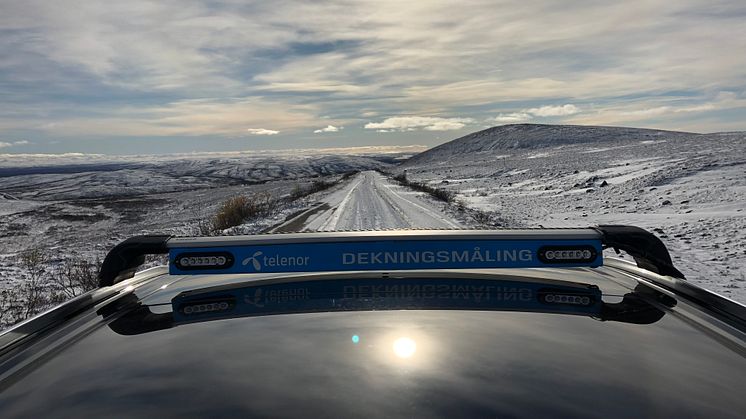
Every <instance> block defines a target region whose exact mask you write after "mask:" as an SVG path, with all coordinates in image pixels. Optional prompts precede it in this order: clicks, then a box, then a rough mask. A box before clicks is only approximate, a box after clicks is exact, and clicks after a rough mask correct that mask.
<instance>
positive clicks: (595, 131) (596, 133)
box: [404, 124, 701, 167]
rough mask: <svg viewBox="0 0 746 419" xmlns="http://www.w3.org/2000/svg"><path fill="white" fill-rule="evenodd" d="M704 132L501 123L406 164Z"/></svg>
mask: <svg viewBox="0 0 746 419" xmlns="http://www.w3.org/2000/svg"><path fill="white" fill-rule="evenodd" d="M699 136H701V134H693V133H687V132H675V131H662V130H653V129H642V128H621V127H595V126H581V125H540V124H514V125H501V126H497V127H492V128H488V129H485V130H482V131H478V132H474V133H472V134H469V135H466V136H463V137H461V138H457V139H455V140H453V141H450V142H447V143H445V144H442V145H440V146H437V147H434V148H432V149H430V150H427V151H425V152H422V153H420V154H418V155H416V156H414V157H413V158H411V159H410V160H409V161H408V162H407V163H406V164H405V165H404V166H405V167H407V166H416V165H420V164H426V163H429V162H442V161H444V160H453V159H459V158H463V157H469V158H472V157H473V156H474V155H475V154H486V155H491V154H494V155H502V154H506V153H510V152H511V151H515V150H527V149H542V148H547V147H560V146H569V145H591V144H593V145H598V144H604V145H612V144H613V145H621V144H623V143H634V142H638V143H639V142H643V141H649V142H651V143H653V142H658V141H662V140H680V139H691V138H695V137H699Z"/></svg>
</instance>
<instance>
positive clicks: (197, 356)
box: [0, 260, 746, 417]
mask: <svg viewBox="0 0 746 419" xmlns="http://www.w3.org/2000/svg"><path fill="white" fill-rule="evenodd" d="M615 264H617V265H619V266H622V267H623V266H626V265H625V262H619V261H611V260H607V266H605V267H602V268H595V269H590V268H573V269H548V268H541V269H515V270H489V269H484V270H450V271H443V270H437V271H435V270H431V271H428V270H418V271H401V272H378V271H369V272H328V273H323V272H322V273H313V274H301V273H296V274H292V275H288V274H245V275H215V274H211V275H171V274H168V273H167V271H166V270H165V269H164V268H155V269H151V270H149V271H145V272H143V273H141V274H138V275H137V276H136V277H135V278H133V279H132V280H131V282H130V283H131V284H133V285H128V286H127V288H131V289H129V291H127V292H126V293H125V294H126V295H124V296H119V297H118V298H115V299H114V300H113V301H109V302H108V303H107V304H102V305H100V306H99V307H98V309H97V310H96V313H94V312H90V313H88V314H87V315H86V316H83V317H82V318H79V319H77V321H76V322H74V323H73V324H70V325H69V326H68V329H67V331H66V333H65V334H60V335H58V336H57V337H54V336H49V337H47V338H46V339H47V340H46V341H45V342H39V343H38V345H37V346H38V352H35V355H34V356H33V357H32V358H34V359H35V360H36V363H32V364H30V365H29V366H27V367H26V369H25V370H23V372H22V373H17V374H16V375H15V376H14V378H13V379H12V380H11V382H12V385H8V380H7V379H5V380H3V381H1V382H2V383H3V384H2V385H3V387H0V389H2V394H1V395H0V403H2V406H3V411H4V412H6V413H7V414H8V415H9V416H16V415H18V416H35V415H37V414H38V415H44V416H49V414H50V412H53V413H52V414H51V415H52V416H55V415H57V416H59V417H69V416H73V415H90V414H96V415H114V416H117V415H119V416H134V415H138V416H146V415H155V414H163V413H164V412H168V413H169V414H172V415H186V416H206V415H210V416H216V417H219V416H227V415H229V414H241V415H247V416H248V415H255V416H273V417H296V416H301V415H303V416H352V415H354V416H361V417H372V416H376V417H380V416H389V417H405V416H406V417H411V416H413V415H418V416H433V417H438V416H441V417H442V416H455V415H458V416H540V415H541V416H547V415H552V416H574V417H590V416H602V415H603V416H610V417H619V416H625V417H628V416H630V415H645V416H653V415H655V416H673V415H693V416H705V415H707V416H717V417H731V416H732V417H738V416H740V414H741V413H742V412H743V411H746V400H744V399H743V397H742V395H741V394H740V393H741V391H740V390H739V389H742V388H744V386H745V385H746V378H745V376H744V374H743V371H744V370H746V358H745V357H744V347H743V341H742V340H740V339H742V335H738V334H737V333H736V334H733V335H730V336H729V337H728V336H725V335H724V333H723V329H719V328H715V327H713V326H712V325H713V324H715V323H718V322H719V320H718V319H717V318H716V317H714V316H709V315H706V314H703V312H702V311H701V310H699V309H698V308H697V307H694V306H693V305H692V304H691V303H690V302H689V301H688V300H686V299H677V298H675V297H671V294H670V293H666V292H662V293H661V294H657V293H656V292H654V291H656V290H655V289H654V288H655V287H654V286H653V285H647V283H646V282H645V281H644V278H642V277H639V276H636V275H634V274H633V273H631V271H626V272H623V271H622V270H621V269H620V268H617V267H614V266H613V265H615ZM143 278H145V279H143ZM346 280H353V281H356V282H358V283H359V282H360V281H373V282H377V283H387V284H390V283H396V281H399V282H400V283H403V282H402V281H404V282H406V281H418V280H426V281H428V283H435V284H451V283H455V282H454V281H458V282H459V283H472V282H473V283H478V284H495V285H496V286H499V285H505V284H507V283H518V284H526V283H528V284H541V285H542V286H545V285H547V284H550V285H551V284H555V285H556V284H563V283H564V284H568V285H570V286H573V287H577V286H579V284H580V285H591V286H598V287H599V290H600V291H601V294H602V295H603V299H604V302H605V303H608V304H609V305H613V304H620V303H621V302H622V301H624V299H625V298H627V300H630V298H632V300H634V299H635V298H639V299H640V301H644V303H645V306H644V307H645V310H649V311H651V312H653V313H655V315H654V316H652V317H650V316H649V315H648V314H649V313H648V314H646V315H644V316H643V318H642V319H643V320H644V321H643V320H641V318H636V317H635V316H634V315H632V316H631V317H629V318H628V319H626V320H625V319H624V318H617V319H613V318H611V319H599V318H594V317H593V316H589V315H583V314H580V315H578V313H572V312H571V313H556V312H554V313H552V312H541V311H537V310H534V309H530V310H521V309H520V308H519V309H515V307H513V308H508V309H502V308H501V307H497V308H495V309H490V308H484V307H482V308H481V309H468V305H467V306H465V307H460V308H456V309H444V308H438V307H436V308H429V307H424V309H413V308H411V307H409V308H407V309H397V308H396V307H391V306H382V305H381V300H380V299H379V300H376V299H370V298H367V301H365V302H364V304H367V308H366V306H363V307H357V309H356V310H343V311H333V310H321V311H308V310H299V311H297V312H269V313H262V314H258V315H241V316H236V317H232V316H222V317H221V316H218V317H213V318H203V319H200V320H198V321H191V320H190V321H185V322H183V323H177V324H173V323H172V324H167V325H164V324H159V323H158V321H155V323H152V322H151V323H148V322H150V320H148V319H152V318H153V316H156V318H157V316H164V315H165V316H168V315H172V314H173V310H174V308H175V307H177V306H176V305H175V304H174V301H175V300H178V298H181V297H179V296H182V297H183V296H184V295H187V296H191V297H194V296H195V295H196V296H198V297H199V296H200V295H203V296H204V295H208V294H209V293H213V294H214V293H215V292H216V290H217V291H218V292H224V291H226V290H229V291H235V290H241V291H242V292H245V291H246V290H252V291H253V290H256V289H258V288H261V287H264V289H267V287H271V286H274V285H277V284H292V285H294V286H301V287H302V286H304V284H311V283H318V282H319V281H326V282H328V283H337V282H339V281H342V282H344V281H346ZM469 281H472V282H469ZM511 281H512V282H511ZM197 286H198V288H197V290H196V292H195V287H197ZM205 291H206V292H208V294H205ZM251 295H253V294H251ZM661 295H663V296H661ZM128 296H129V297H128ZM362 297H369V296H362ZM633 297H634V298H633ZM665 297H669V298H673V299H667V298H665ZM362 299H363V300H366V298H362ZM423 301H424V300H423ZM630 301H631V300H630ZM630 307H632V306H628V307H627V309H628V310H630ZM632 308H634V307H632ZM244 314H246V313H244ZM645 319H647V320H645ZM143 324H149V325H150V326H153V325H156V326H157V327H154V328H152V329H148V328H147V327H146V328H144V329H143V328H139V329H138V327H139V326H142V325H143ZM708 324H709V325H710V326H708ZM160 326H163V327H160ZM734 333H735V332H734ZM739 341H740V342H741V345H740V346H739ZM402 342H403V343H402ZM397 345H400V346H401V345H404V346H405V347H408V348H409V350H410V351H411V350H412V349H411V348H412V347H414V352H413V353H412V354H410V355H408V356H402V354H400V353H397V349H396V346H397ZM32 352H33V351H32ZM50 353H52V354H54V356H50V355H49V354H50ZM404 355H406V353H405V354H404ZM40 364H42V365H43V367H41V366H40ZM30 392H33V394H34V397H33V398H30V397H27V396H26V395H27V394H30Z"/></svg>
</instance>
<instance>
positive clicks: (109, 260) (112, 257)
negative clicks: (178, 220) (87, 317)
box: [98, 235, 172, 287]
mask: <svg viewBox="0 0 746 419" xmlns="http://www.w3.org/2000/svg"><path fill="white" fill-rule="evenodd" d="M171 237H172V236H168V235H151V236H135V237H130V238H129V239H127V240H125V241H123V242H121V243H119V244H118V245H116V246H114V248H113V249H111V250H110V251H109V253H108V254H107V255H106V257H105V258H104V262H103V263H102V264H101V270H100V271H99V273H98V286H99V287H107V286H110V285H114V284H116V283H117V282H121V281H124V280H125V279H129V278H132V277H133V276H134V275H135V271H136V270H137V268H138V267H139V266H140V265H142V264H143V263H145V256H146V255H162V254H166V253H168V240H169V239H170V238H171Z"/></svg>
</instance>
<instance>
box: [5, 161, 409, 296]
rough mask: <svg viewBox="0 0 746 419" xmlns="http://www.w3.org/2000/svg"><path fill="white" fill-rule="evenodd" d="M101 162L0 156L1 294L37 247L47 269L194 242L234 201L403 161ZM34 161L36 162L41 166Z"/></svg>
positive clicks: (275, 219)
mask: <svg viewBox="0 0 746 419" xmlns="http://www.w3.org/2000/svg"><path fill="white" fill-rule="evenodd" d="M366 151H368V152H367V153H364V154H359V155H354V154H352V153H349V152H344V151H342V152H339V153H340V154H332V155H328V154H327V155H324V154H320V153H308V154H306V153H299V152H294V153H282V154H267V153H260V154H259V155H257V156H247V155H243V154H239V155H235V154H234V155H230V154H229V155H220V156H215V155H207V156H190V157H184V156H171V158H169V156H160V157H157V158H156V157H148V158H143V157H142V156H130V157H116V158H113V157H102V156H93V157H91V156H88V157H86V158H80V157H79V156H69V155H68V156H57V157H56V158H55V157H49V158H41V157H38V156H20V157H18V158H16V159H15V160H12V159H10V158H9V157H7V155H6V156H0V161H3V157H4V158H5V160H4V161H3V163H2V164H3V165H2V166H0V291H2V290H3V289H8V288H12V287H16V286H17V285H18V284H19V282H20V281H24V279H25V278H26V276H27V272H25V271H24V270H23V269H21V267H20V265H21V263H20V255H21V254H22V253H23V252H24V251H26V250H29V249H42V250H43V251H44V252H45V253H46V255H47V256H48V257H49V258H50V262H51V265H52V268H53V266H54V265H59V264H61V263H62V262H63V261H65V260H70V259H78V260H80V259H83V260H87V261H91V262H96V261H97V260H98V261H100V260H101V259H102V258H103V256H105V254H106V252H107V251H108V250H109V249H111V247H113V246H114V245H115V244H117V243H118V242H120V241H121V240H123V239H125V238H127V237H131V236H133V235H138V234H175V235H196V234H199V224H200V223H201V222H204V221H205V220H207V219H209V218H210V217H211V216H212V215H213V214H215V212H216V211H217V208H218V206H219V205H220V204H221V203H222V202H223V201H225V200H226V199H228V198H230V197H233V196H236V195H251V194H256V193H268V194H269V195H271V196H272V198H273V199H280V198H283V197H287V196H288V195H290V194H291V193H292V192H293V191H294V190H296V189H298V188H305V187H307V186H309V185H311V184H312V183H313V182H315V181H324V182H335V181H340V180H341V177H342V175H343V174H345V173H349V172H357V171H362V170H371V169H383V168H386V167H389V166H391V165H392V164H393V163H396V162H397V161H398V159H399V158H401V157H402V156H406V155H407V154H403V153H382V152H381V150H377V149H371V150H366ZM42 162H43V164H41V163H42ZM312 199H313V197H308V198H301V199H297V200H295V201H292V202H287V203H283V205H282V206H280V207H278V208H277V210H276V211H274V212H273V214H272V215H271V216H270V217H268V218H266V219H261V220H255V221H253V222H252V223H250V224H247V225H244V226H240V228H235V229H234V231H227V233H256V232H259V231H262V230H264V229H266V228H269V227H271V226H273V225H275V224H279V223H281V222H283V221H284V219H285V218H286V217H288V216H290V215H292V214H293V213H294V212H298V211H301V210H304V209H305V208H306V207H307V206H309V205H312V204H314V202H312V201H311V200H312Z"/></svg>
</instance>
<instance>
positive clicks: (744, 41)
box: [0, 0, 746, 150]
mask: <svg viewBox="0 0 746 419" xmlns="http://www.w3.org/2000/svg"><path fill="white" fill-rule="evenodd" d="M6 3H7V4H4V5H3V6H2V13H0V31H2V33H3V36H2V37H0V96H2V97H3V100H2V102H1V103H0V136H2V138H29V139H30V140H33V142H34V143H35V144H32V146H36V147H43V145H42V144H46V143H48V142H49V141H51V140H52V139H56V140H59V141H61V142H62V143H64V144H70V146H69V147H70V148H71V149H73V148H74V146H73V145H74V144H76V141H78V139H79V138H81V137H83V136H88V137H95V138H97V139H98V140H99V141H100V142H106V141H109V142H110V143H111V144H112V145H111V147H112V148H113V147H115V144H121V139H122V137H128V138H133V139H134V138H140V137H144V136H147V137H175V136H188V137H200V138H204V139H205V146H204V147H205V149H209V148H210V145H209V144H210V141H214V140H220V139H225V138H244V137H245V136H246V133H247V131H246V127H269V128H254V129H267V130H269V131H278V134H276V135H277V137H276V138H277V139H280V138H287V139H288V141H290V139H291V138H295V136H300V137H302V136H304V135H307V136H312V134H311V133H312V132H314V131H318V130H323V129H324V128H319V127H320V126H322V124H320V123H319V121H320V120H323V118H322V116H328V117H329V118H328V120H326V121H324V122H323V125H326V124H329V125H331V126H335V127H338V126H341V125H344V126H345V127H347V128H346V129H345V130H344V134H345V135H344V136H342V135H337V136H331V135H330V136H327V137H325V140H326V139H328V140H329V141H339V143H338V144H337V145H343V143H342V142H343V141H346V142H347V143H348V144H361V143H364V142H366V141H371V138H374V136H371V132H375V131H394V132H398V133H402V132H403V133H405V134H403V135H401V136H398V137H397V138H398V139H399V140H400V141H403V142H406V141H410V142H422V141H428V142H430V143H432V142H435V141H436V140H435V139H434V138H433V137H432V136H427V134H428V133H430V132H431V131H458V130H466V129H469V128H470V127H472V124H475V122H474V121H480V122H481V121H490V122H491V123H515V122H525V121H534V120H538V121H543V120H542V118H544V119H545V120H548V121H552V122H573V121H574V122H576V123H579V122H580V121H583V122H582V123H593V124H600V123H637V122H638V121H639V122H640V123H644V124H646V125H648V126H649V125H655V126H659V127H669V128H676V127H677V126H680V125H681V121H682V120H683V119H686V121H687V124H688V125H690V126H692V127H695V128H696V127H697V124H698V123H699V124H700V125H701V127H702V128H703V129H704V127H717V126H718V124H721V125H723V126H728V127H730V128H732V127H741V128H742V129H746V125H744V121H746V106H744V105H743V103H742V102H743V98H744V95H746V93H744V92H746V76H745V75H744V72H743V68H746V55H745V54H738V53H735V52H736V51H744V50H746V37H744V36H737V35H738V34H741V33H743V31H744V26H743V22H744V21H745V20H746V6H745V5H744V4H742V2H735V1H720V0H715V1H714V2H713V1H706V0H692V1H686V2H673V3H672V2H670V1H665V0H630V1H626V2H617V3H608V2H596V3H593V2H591V3H588V2H586V1H582V0H570V1H566V2H563V7H561V8H560V7H554V3H553V2H551V1H549V0H544V1H541V0H540V1H535V2H533V1H532V2H519V1H499V2H497V3H495V2H482V1H467V2H466V4H464V6H463V7H454V6H453V3H452V2H449V1H445V0H434V1H429V2H410V3H407V4H406V5H402V3H401V2H397V1H387V0H384V1H365V0H363V1H359V2H355V7H350V5H349V3H348V2H347V1H346V0H327V1H318V2H306V1H295V0H282V1H279V2H265V3H261V2H259V3H249V4H242V3H240V2H213V1H208V0H189V1H178V0H163V1H159V2H155V3H154V2H152V1H149V0H131V1H127V2H119V3H116V4H114V3H111V2H96V1H73V0H57V1H54V2H48V1H39V0H29V1H22V2H6ZM70 10H75V13H69V11H70ZM298 16H303V17H304V18H303V19H298V18H297V17H298ZM340 16H344V19H340ZM496 22H498V24H496ZM702 34H706V36H703V35H702ZM724 91H728V92H732V94H733V95H734V98H733V99H732V100H730V101H726V100H720V99H718V97H717V96H718V95H719V92H724ZM716 111H722V112H716ZM412 115H414V116H412ZM418 115H426V116H418ZM386 116H390V118H386ZM449 116H458V118H454V117H449ZM395 118H439V120H438V121H430V122H427V123H424V122H422V121H420V122H416V123H415V122H413V121H411V120H410V121H409V122H407V121H401V120H400V121H398V122H397V120H395ZM391 120H393V122H392V121H391ZM387 121H388V122H387ZM376 126H377V127H376ZM361 127H363V128H361ZM323 132H329V131H323ZM452 134H456V133H455V132H453V133H452ZM375 138H377V139H379V140H380V141H387V140H385V137H384V136H375ZM37 140H40V141H37ZM247 141H248V142H251V141H254V142H255V144H261V142H262V139H256V138H255V139H253V140H252V139H248V140H247ZM265 142H266V141H265ZM326 145H329V144H326ZM6 148H7V147H6ZM40 150H41V149H40Z"/></svg>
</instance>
